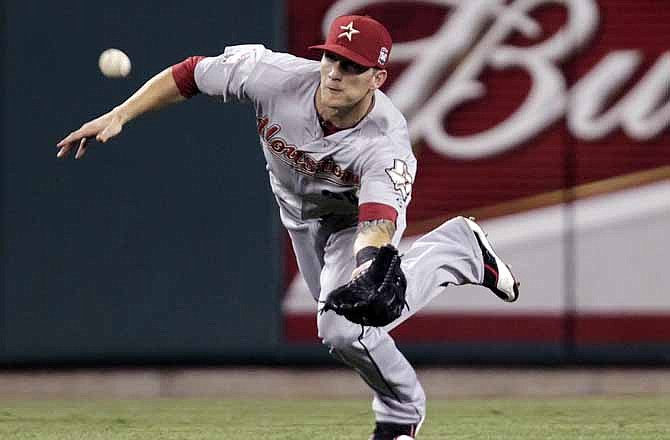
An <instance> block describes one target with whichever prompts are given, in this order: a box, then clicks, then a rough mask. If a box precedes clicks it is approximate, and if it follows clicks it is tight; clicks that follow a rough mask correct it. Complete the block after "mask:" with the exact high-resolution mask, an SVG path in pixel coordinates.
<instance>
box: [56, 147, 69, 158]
mask: <svg viewBox="0 0 670 440" xmlns="http://www.w3.org/2000/svg"><path fill="white" fill-rule="evenodd" d="M71 149H72V144H65V145H63V146H62V147H61V149H60V150H58V154H57V155H56V157H57V158H59V159H62V158H64V157H66V156H67V155H68V153H69V152H70V150H71Z"/></svg>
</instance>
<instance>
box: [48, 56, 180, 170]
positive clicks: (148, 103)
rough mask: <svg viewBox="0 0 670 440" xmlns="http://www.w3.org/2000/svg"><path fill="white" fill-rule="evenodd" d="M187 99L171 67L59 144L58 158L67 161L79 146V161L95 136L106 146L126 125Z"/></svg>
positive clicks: (76, 157)
mask: <svg viewBox="0 0 670 440" xmlns="http://www.w3.org/2000/svg"><path fill="white" fill-rule="evenodd" d="M184 99H186V98H184V97H183V96H182V95H181V93H180V92H179V88H178V87H177V84H176V82H175V80H174V78H173V76H172V73H171V70H170V68H167V69H165V70H163V71H162V72H160V73H159V74H157V75H156V76H154V77H153V78H151V79H150V80H149V81H147V82H146V83H144V85H143V86H142V87H140V88H139V89H138V90H137V91H136V92H135V93H134V94H133V95H132V96H131V97H130V98H128V99H127V100H126V101H125V102H123V103H122V104H121V105H119V106H118V107H115V108H114V109H112V110H111V111H109V112H108V113H105V114H104V115H102V116H100V117H98V118H96V119H93V120H91V121H89V122H87V123H85V124H84V125H82V126H81V127H80V128H79V129H77V130H75V131H73V132H72V133H70V134H69V135H67V136H66V137H65V138H63V139H62V140H61V141H60V142H58V144H57V145H56V146H57V147H58V148H59V150H58V155H57V156H58V157H59V158H65V157H67V155H68V154H69V153H70V151H71V150H72V149H74V148H75V147H77V152H76V153H75V159H79V158H81V157H82V156H83V155H84V154H85V153H86V148H87V143H88V141H89V140H90V139H91V138H93V137H95V140H97V141H98V142H102V143H105V142H107V141H108V140H110V139H112V138H113V137H115V136H117V135H118V134H119V133H121V130H122V129H123V126H124V124H126V123H127V122H129V121H131V120H133V119H135V118H136V117H138V116H140V115H141V114H143V113H146V112H148V111H152V110H157V109H159V108H161V107H164V106H166V105H168V104H172V103H176V102H179V101H183V100H184Z"/></svg>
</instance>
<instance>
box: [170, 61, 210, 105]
mask: <svg viewBox="0 0 670 440" xmlns="http://www.w3.org/2000/svg"><path fill="white" fill-rule="evenodd" d="M203 58H205V57H203V56H193V57H188V58H186V59H185V60H184V61H182V62H181V63H177V64H175V65H174V66H172V69H171V70H172V78H174V81H175V83H177V88H178V89H179V93H181V95H182V96H183V97H184V98H191V97H193V96H195V95H197V94H198V93H200V90H198V86H197V85H196V83H195V66H196V65H197V64H198V62H199V61H200V60H202V59H203Z"/></svg>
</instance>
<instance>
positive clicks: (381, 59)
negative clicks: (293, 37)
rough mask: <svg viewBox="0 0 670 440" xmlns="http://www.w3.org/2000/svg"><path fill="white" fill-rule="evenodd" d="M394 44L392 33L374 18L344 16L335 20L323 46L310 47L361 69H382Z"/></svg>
mask: <svg viewBox="0 0 670 440" xmlns="http://www.w3.org/2000/svg"><path fill="white" fill-rule="evenodd" d="M392 45H393V42H392V41H391V35H390V34H389V31H387V30H386V28H385V27H384V25H383V24H381V23H380V22H378V21H377V20H375V19H374V18H372V17H368V16H363V15H343V16H341V17H337V18H336V19H335V20H333V23H332V24H331V25H330V31H328V38H327V39H326V42H325V43H324V44H320V45H318V46H310V47H309V48H310V49H320V50H325V51H328V52H333V53H335V54H337V55H340V56H342V57H344V58H346V59H348V60H351V61H353V62H354V63H356V64H360V65H361V66H365V67H378V68H380V69H383V68H384V66H385V65H386V64H387V63H388V60H389V55H390V54H391V46H392Z"/></svg>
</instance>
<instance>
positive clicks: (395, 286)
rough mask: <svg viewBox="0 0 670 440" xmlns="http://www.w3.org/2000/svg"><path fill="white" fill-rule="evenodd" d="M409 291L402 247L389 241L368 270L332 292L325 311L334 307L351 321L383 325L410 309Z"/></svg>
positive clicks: (335, 310) (328, 297)
mask: <svg viewBox="0 0 670 440" xmlns="http://www.w3.org/2000/svg"><path fill="white" fill-rule="evenodd" d="M406 290H407V279H406V278H405V274H403V273H402V269H400V256H399V255H398V250H397V249H396V248H395V247H393V246H392V245H390V244H387V245H384V246H382V247H381V248H380V249H379V252H378V253H377V255H376V256H375V258H374V260H373V261H372V264H370V266H369V267H368V268H367V269H365V270H364V271H363V272H361V273H360V274H358V275H357V276H355V277H354V279H352V280H351V281H349V282H348V283H347V284H345V285H343V286H340V287H338V288H337V289H335V290H333V291H332V292H330V293H329V294H328V296H327V297H326V301H325V302H324V306H323V308H322V309H321V313H325V312H327V311H328V310H333V311H334V312H335V313H337V314H338V315H342V316H344V317H345V318H347V319H348V320H349V321H351V322H355V323H357V324H363V325H369V326H373V327H383V326H385V325H386V324H388V323H390V322H392V321H394V320H395V319H397V318H398V317H399V316H400V314H401V313H402V311H403V309H404V308H405V307H407V308H408V309H409V305H408V304H407V301H406V300H405V292H406Z"/></svg>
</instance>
